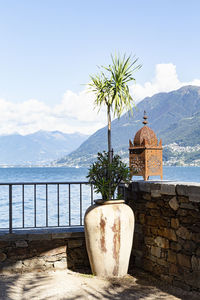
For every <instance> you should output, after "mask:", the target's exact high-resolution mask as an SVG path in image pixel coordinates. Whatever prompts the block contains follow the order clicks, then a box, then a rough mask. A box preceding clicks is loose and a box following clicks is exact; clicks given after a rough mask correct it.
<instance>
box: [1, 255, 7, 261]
mask: <svg viewBox="0 0 200 300" xmlns="http://www.w3.org/2000/svg"><path fill="white" fill-rule="evenodd" d="M6 258H7V255H6V254H5V253H0V263H1V262H3V261H5V260H6Z"/></svg>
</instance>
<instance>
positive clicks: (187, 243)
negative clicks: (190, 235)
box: [183, 241, 196, 254]
mask: <svg viewBox="0 0 200 300" xmlns="http://www.w3.org/2000/svg"><path fill="white" fill-rule="evenodd" d="M183 248H184V249H185V250H186V251H187V252H188V253H190V254H191V253H193V252H194V251H195V249H196V244H195V243H194V242H193V241H185V243H184V244H183Z"/></svg>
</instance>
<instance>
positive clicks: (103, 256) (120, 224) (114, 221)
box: [84, 200, 134, 277]
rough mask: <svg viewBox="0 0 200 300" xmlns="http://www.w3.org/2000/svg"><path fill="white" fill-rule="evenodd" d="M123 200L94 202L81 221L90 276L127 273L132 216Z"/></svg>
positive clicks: (131, 240)
mask: <svg viewBox="0 0 200 300" xmlns="http://www.w3.org/2000/svg"><path fill="white" fill-rule="evenodd" d="M124 202H125V201H124V200H110V201H102V200H97V201H96V204H95V205H92V206H90V207H89V208H88V209H87V211H86V213H85V218H84V223H85V238H86V247H87V252H88V256H89V260H90V265H91V269H92V272H93V274H94V275H96V276H100V277H114V276H118V277H121V276H124V275H126V274H127V271H128V265H129V259H130V254H131V249H132V242H133V232H134V214H133V211H132V209H131V208H130V207H129V206H128V205H126V204H125V203H124Z"/></svg>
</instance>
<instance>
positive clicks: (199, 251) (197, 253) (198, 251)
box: [196, 247, 200, 256]
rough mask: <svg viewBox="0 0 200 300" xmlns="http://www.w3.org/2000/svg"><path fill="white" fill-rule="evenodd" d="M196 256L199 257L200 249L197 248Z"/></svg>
mask: <svg viewBox="0 0 200 300" xmlns="http://www.w3.org/2000/svg"><path fill="white" fill-rule="evenodd" d="M196 255H197V256H200V247H198V248H197V250H196Z"/></svg>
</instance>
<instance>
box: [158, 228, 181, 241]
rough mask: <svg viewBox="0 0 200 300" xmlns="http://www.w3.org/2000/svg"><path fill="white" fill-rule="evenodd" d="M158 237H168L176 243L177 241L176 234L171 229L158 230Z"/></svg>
mask: <svg viewBox="0 0 200 300" xmlns="http://www.w3.org/2000/svg"><path fill="white" fill-rule="evenodd" d="M158 235H160V236H162V237H166V238H167V239H169V240H170V241H174V242H176V241H177V237H176V233H175V231H174V230H173V229H171V228H162V229H158Z"/></svg>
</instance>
